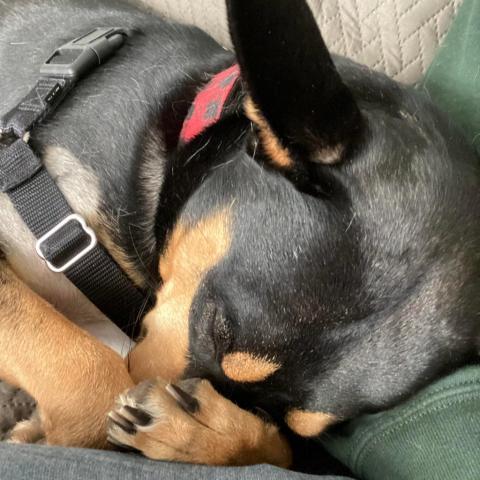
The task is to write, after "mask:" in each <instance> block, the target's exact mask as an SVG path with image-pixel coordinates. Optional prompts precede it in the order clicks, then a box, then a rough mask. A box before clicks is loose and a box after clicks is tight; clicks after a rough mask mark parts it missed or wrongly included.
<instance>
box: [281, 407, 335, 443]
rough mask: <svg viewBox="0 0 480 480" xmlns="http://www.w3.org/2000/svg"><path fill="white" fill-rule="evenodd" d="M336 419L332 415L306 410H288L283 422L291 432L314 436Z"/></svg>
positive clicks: (303, 435)
mask: <svg viewBox="0 0 480 480" xmlns="http://www.w3.org/2000/svg"><path fill="white" fill-rule="evenodd" d="M336 421H337V419H336V418H335V416H334V415H331V414H329V413H322V412H308V411H306V410H297V409H294V410H290V411H289V412H288V413H287V415H286V417H285V422H286V424H287V425H288V426H289V427H290V428H291V430H292V431H293V432H295V433H296V434H298V435H300V436H301V437H316V436H318V435H320V434H321V433H322V432H323V431H324V430H325V429H326V428H328V427H329V426H330V425H332V424H334V423H335V422H336Z"/></svg>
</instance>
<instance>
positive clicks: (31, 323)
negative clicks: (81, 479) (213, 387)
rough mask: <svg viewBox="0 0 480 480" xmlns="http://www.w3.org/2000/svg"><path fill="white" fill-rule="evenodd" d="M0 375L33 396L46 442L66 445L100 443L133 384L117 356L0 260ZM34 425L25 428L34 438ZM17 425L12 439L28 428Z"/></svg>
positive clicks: (21, 437)
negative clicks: (111, 412) (117, 400)
mask: <svg viewBox="0 0 480 480" xmlns="http://www.w3.org/2000/svg"><path fill="white" fill-rule="evenodd" d="M0 378H2V379H3V380H6V381H7V382H9V383H11V384H13V385H17V386H19V387H21V388H23V389H24V390H25V391H27V392H28V393H29V394H30V395H32V396H33V397H34V398H35V399H36V400H37V403H38V418H39V419H40V421H41V428H42V429H43V432H44V434H45V438H46V443H48V444H54V445H66V446H89V447H104V446H105V445H106V421H107V413H108V411H109V410H110V409H111V408H112V405H113V404H114V401H115V398H116V397H117V396H118V395H119V394H120V393H121V392H123V391H124V390H126V389H128V388H130V387H132V385H133V382H132V381H131V379H130V376H129V374H128V372H127V369H126V366H125V364H124V362H123V360H122V359H121V358H120V356H118V355H117V354H116V353H114V352H113V351H112V350H110V349H109V348H108V347H105V346H103V345H102V344H101V343H100V342H98V341H97V340H95V339H94V338H93V337H91V336H90V335H88V334H87V333H85V332H83V331H82V330H81V329H80V328H78V327H77V326H76V325H74V324H73V323H71V322H70V321H68V320H67V319H66V318H65V317H63V316H62V315H61V314H60V313H59V312H58V311H56V310H55V309H54V308H53V307H52V306H51V305H49V304H48V303H47V302H45V301H44V300H42V299H41V298H40V297H38V295H36V294H35V293H34V292H33V291H32V290H30V289H29V288H28V287H27V286H26V285H25V284H24V283H23V282H22V281H20V280H19V278H18V277H17V276H16V275H15V274H14V273H13V272H12V271H11V269H10V268H9V267H8V265H7V263H6V262H5V261H2V260H0ZM32 421H34V420H32ZM23 427H25V425H24V426H23ZM38 429H39V427H38V425H37V426H33V425H32V426H31V428H30V430H31V431H32V432H35V436H36V437H37V438H38V436H39V433H38ZM20 430H21V432H20V433H21V435H20V436H19V437H18V438H17V440H18V439H20V441H21V440H23V441H25V440H28V435H27V436H25V434H26V433H27V432H28V430H29V429H28V428H22V429H20ZM14 434H15V432H14Z"/></svg>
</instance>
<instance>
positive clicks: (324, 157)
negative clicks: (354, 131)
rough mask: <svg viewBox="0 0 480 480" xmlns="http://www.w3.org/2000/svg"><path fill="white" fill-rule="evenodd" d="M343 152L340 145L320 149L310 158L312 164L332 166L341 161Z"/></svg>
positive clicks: (343, 149) (342, 147) (342, 146)
mask: <svg viewBox="0 0 480 480" xmlns="http://www.w3.org/2000/svg"><path fill="white" fill-rule="evenodd" d="M344 151H345V146H344V145H341V144H338V145H336V146H334V147H328V148H321V149H319V150H318V151H317V152H316V154H315V155H313V156H312V162H315V163H323V164H324V165H334V164H335V163H338V162H339V161H340V160H341V159H342V156H343V152H344Z"/></svg>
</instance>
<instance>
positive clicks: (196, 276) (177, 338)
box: [130, 209, 231, 381]
mask: <svg viewBox="0 0 480 480" xmlns="http://www.w3.org/2000/svg"><path fill="white" fill-rule="evenodd" d="M230 243H231V235H230V215H229V210H228V209H225V210H222V211H220V212H217V213H215V214H213V215H212V216H210V217H208V218H206V219H204V220H202V221H201V222H200V223H198V224H197V225H195V226H194V227H189V226H185V225H182V224H179V225H178V226H177V227H176V228H175V230H174V232H173V234H172V235H171V238H170V240H169V243H168V246H167V249H166V251H165V254H164V255H163V256H162V258H161V260H160V266H159V268H160V274H161V276H162V279H163V280H164V284H163V286H162V288H161V289H160V291H159V292H158V296H157V304H156V306H155V307H154V309H153V310H152V311H151V312H150V313H149V314H148V315H147V317H146V318H145V320H144V324H145V326H146V328H147V332H148V333H147V335H146V338H145V339H144V340H143V341H142V342H141V343H140V344H139V345H138V347H137V348H135V349H134V350H133V352H132V353H131V355H130V366H131V370H130V371H131V375H132V377H133V378H134V379H135V381H141V380H144V379H149V378H152V377H156V376H161V377H162V378H164V379H165V380H168V381H175V380H176V379H178V378H179V377H180V376H181V375H182V373H183V371H184V370H185V367H186V365H187V360H188V328H189V322H188V319H189V314H190V306H191V304H192V301H193V298H194V297H195V295H196V293H197V290H198V288H199V286H200V285H201V282H202V280H203V278H204V276H205V274H206V273H207V272H208V271H209V270H211V269H212V268H213V267H214V266H215V265H216V264H217V263H218V262H219V261H220V260H221V259H222V258H224V256H225V255H226V253H227V252H228V250H229V248H230Z"/></svg>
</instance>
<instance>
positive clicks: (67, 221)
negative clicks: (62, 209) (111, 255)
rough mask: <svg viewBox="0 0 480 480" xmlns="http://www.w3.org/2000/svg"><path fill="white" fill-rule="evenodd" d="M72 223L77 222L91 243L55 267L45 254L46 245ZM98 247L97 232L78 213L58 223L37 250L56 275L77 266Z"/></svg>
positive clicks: (43, 237)
mask: <svg viewBox="0 0 480 480" xmlns="http://www.w3.org/2000/svg"><path fill="white" fill-rule="evenodd" d="M72 222H76V223H78V224H79V225H80V227H81V229H82V230H83V233H85V234H86V235H87V237H88V238H89V242H88V244H87V245H86V246H84V247H83V248H82V249H81V250H80V251H78V250H76V251H75V254H74V255H73V256H70V258H67V259H64V260H63V262H62V263H61V264H60V265H54V264H53V263H52V262H51V261H49V260H48V258H47V255H46V253H44V251H45V248H42V247H44V244H45V242H47V240H49V239H50V238H52V237H53V236H54V235H55V234H57V233H58V232H60V230H62V229H63V228H64V227H65V226H67V225H69V224H70V223H72ZM96 245H97V236H96V235H95V232H94V231H93V230H92V229H91V228H90V227H88V226H87V223H86V222H85V219H84V218H83V217H82V216H81V215H78V214H76V213H74V214H72V215H69V216H68V217H66V218H64V219H63V220H62V221H61V222H60V223H58V224H57V225H56V226H55V227H53V228H52V229H51V230H50V231H48V232H47V233H46V234H45V235H43V236H42V237H41V238H39V239H38V241H37V243H36V245H35V249H36V250H37V254H38V256H39V257H40V258H42V259H43V260H45V263H46V264H47V266H48V268H49V269H50V270H51V271H52V272H55V273H62V272H65V270H68V269H69V268H70V267H72V266H73V265H75V264H76V263H77V262H78V261H79V260H81V259H82V258H83V257H84V256H85V255H87V254H88V253H89V252H91V251H92V250H93V249H94V248H95V247H96Z"/></svg>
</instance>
